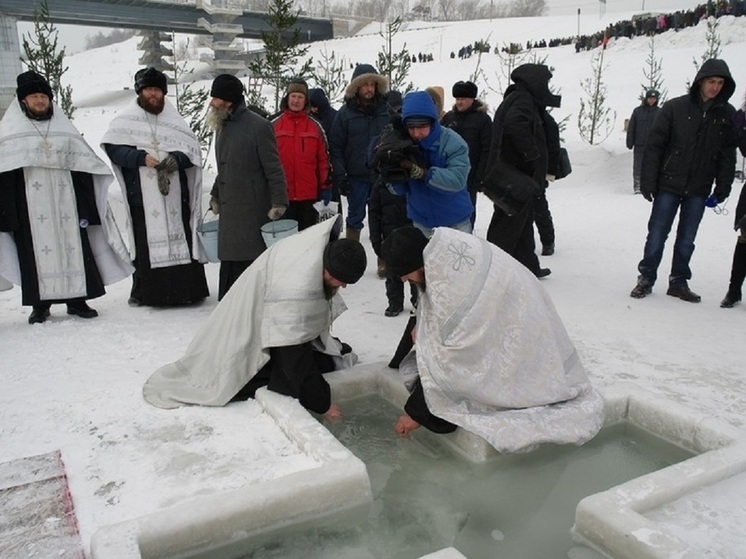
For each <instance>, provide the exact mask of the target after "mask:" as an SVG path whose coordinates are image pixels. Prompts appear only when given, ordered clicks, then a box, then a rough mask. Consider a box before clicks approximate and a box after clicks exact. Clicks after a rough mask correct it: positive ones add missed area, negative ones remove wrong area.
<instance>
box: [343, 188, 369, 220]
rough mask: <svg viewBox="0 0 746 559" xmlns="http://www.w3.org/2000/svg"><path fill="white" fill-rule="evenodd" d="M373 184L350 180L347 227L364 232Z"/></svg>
mask: <svg viewBox="0 0 746 559" xmlns="http://www.w3.org/2000/svg"><path fill="white" fill-rule="evenodd" d="M370 188H371V184H370V183H369V182H368V181H361V180H353V179H351V180H350V193H349V194H348V195H347V227H348V228H349V229H354V230H356V231H362V229H363V220H364V219H365V208H366V207H367V205H368V198H370Z"/></svg>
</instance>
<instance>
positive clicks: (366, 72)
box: [345, 64, 389, 99]
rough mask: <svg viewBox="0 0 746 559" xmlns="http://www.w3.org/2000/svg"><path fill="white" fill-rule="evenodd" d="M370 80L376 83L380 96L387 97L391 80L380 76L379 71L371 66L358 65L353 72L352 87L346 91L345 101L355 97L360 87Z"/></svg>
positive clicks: (348, 87)
mask: <svg viewBox="0 0 746 559" xmlns="http://www.w3.org/2000/svg"><path fill="white" fill-rule="evenodd" d="M368 80H373V81H374V82H376V91H377V93H378V94H379V95H382V96H385V95H386V93H388V91H389V80H388V79H387V78H386V77H385V76H382V75H381V74H379V73H378V70H376V69H375V67H373V66H371V65H370V64H358V65H357V66H355V70H354V71H353V72H352V80H350V85H348V86H347V89H345V99H350V98H352V97H355V95H357V90H358V89H360V86H361V85H362V84H363V83H364V82H366V81H368Z"/></svg>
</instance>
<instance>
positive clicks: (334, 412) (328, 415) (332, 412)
mask: <svg viewBox="0 0 746 559" xmlns="http://www.w3.org/2000/svg"><path fill="white" fill-rule="evenodd" d="M321 417H323V418H324V419H328V420H329V421H331V422H332V423H334V422H335V421H340V420H341V419H342V408H340V407H339V406H338V405H337V404H332V405H331V406H329V409H328V410H326V411H325V412H324V413H323V414H321Z"/></svg>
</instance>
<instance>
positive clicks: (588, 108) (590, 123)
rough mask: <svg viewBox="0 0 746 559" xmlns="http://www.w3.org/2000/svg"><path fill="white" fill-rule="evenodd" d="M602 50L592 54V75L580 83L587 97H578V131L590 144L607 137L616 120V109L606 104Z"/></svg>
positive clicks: (597, 142) (605, 66)
mask: <svg viewBox="0 0 746 559" xmlns="http://www.w3.org/2000/svg"><path fill="white" fill-rule="evenodd" d="M604 52H605V49H602V48H601V49H598V51H597V52H596V54H594V55H593V58H591V69H592V75H591V77H589V78H586V79H585V80H583V81H582V82H581V84H580V85H581V87H582V88H583V91H585V93H586V94H587V95H588V98H587V99H585V100H583V99H580V110H579V111H578V132H579V133H580V137H581V138H582V139H583V140H585V141H586V142H588V143H589V144H591V145H593V144H600V143H601V142H603V141H604V140H605V139H606V138H608V137H609V135H610V134H611V131H612V130H613V129H614V123H615V122H616V111H614V110H612V109H611V108H610V107H609V106H608V105H607V104H606V85H605V84H604V82H603V74H604V71H605V70H606V68H607V65H604Z"/></svg>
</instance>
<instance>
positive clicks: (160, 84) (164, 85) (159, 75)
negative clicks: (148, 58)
mask: <svg viewBox="0 0 746 559" xmlns="http://www.w3.org/2000/svg"><path fill="white" fill-rule="evenodd" d="M146 87H157V88H158V89H160V90H161V91H162V92H163V95H166V94H167V93H168V82H167V81H166V74H164V73H163V72H161V71H160V70H156V69H155V68H153V67H152V66H148V67H147V68H143V69H142V70H138V71H137V73H136V74H135V93H137V94H138V95H140V92H141V91H142V90H143V89H145V88H146Z"/></svg>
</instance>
